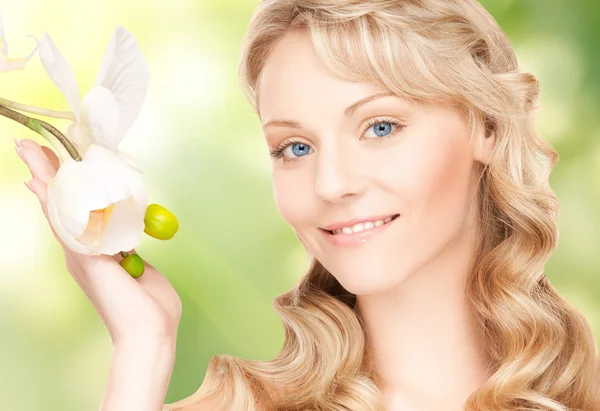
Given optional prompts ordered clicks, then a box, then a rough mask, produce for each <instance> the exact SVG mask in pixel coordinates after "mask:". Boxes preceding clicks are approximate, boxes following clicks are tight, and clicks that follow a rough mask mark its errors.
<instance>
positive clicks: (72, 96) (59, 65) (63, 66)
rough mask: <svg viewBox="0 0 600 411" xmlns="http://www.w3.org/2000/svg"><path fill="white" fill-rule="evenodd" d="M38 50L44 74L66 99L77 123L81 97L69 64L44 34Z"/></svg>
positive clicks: (50, 39)
mask: <svg viewBox="0 0 600 411" xmlns="http://www.w3.org/2000/svg"><path fill="white" fill-rule="evenodd" d="M39 49H40V52H39V54H40V60H41V62H42V65H43V66H44V69H45V70H46V73H48V76H50V79H52V81H53V82H54V84H55V85H56V87H58V88H59V90H60V91H61V92H62V93H63V95H64V96H65V97H66V99H67V101H68V102H69V105H70V106H71V109H72V110H73V113H75V118H76V119H77V121H79V99H80V98H81V95H80V94H79V86H78V85H77V79H76V78H75V74H74V73H73V70H71V67H70V66H69V63H67V60H65V58H64V57H63V55H62V54H61V53H60V51H59V50H58V48H57V47H56V45H55V44H54V42H53V41H52V38H51V37H50V36H49V35H48V34H47V33H44V36H43V37H42V40H41V42H40V44H39Z"/></svg>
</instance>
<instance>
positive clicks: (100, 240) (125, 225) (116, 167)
mask: <svg viewBox="0 0 600 411" xmlns="http://www.w3.org/2000/svg"><path fill="white" fill-rule="evenodd" d="M48 194H49V198H51V199H52V201H53V203H54V205H53V207H54V208H55V210H54V211H53V214H54V217H53V218H54V221H52V223H53V226H56V227H59V228H60V229H62V235H64V236H65V237H66V240H63V241H64V242H65V244H67V245H68V246H69V247H70V248H72V249H73V250H74V251H77V252H81V251H79V250H82V248H81V247H79V246H78V245H76V244H74V242H77V243H84V245H85V246H86V247H88V250H87V252H86V253H90V252H91V251H93V252H95V253H98V254H116V253H117V252H119V251H122V250H130V249H132V248H135V247H136V246H137V245H138V244H139V241H140V239H141V236H142V232H143V229H144V216H145V210H146V208H147V202H148V200H147V194H146V189H145V186H144V183H143V181H142V178H141V175H140V173H138V172H137V171H135V170H134V169H132V168H131V167H129V166H128V165H127V164H126V163H125V162H124V161H123V160H122V159H121V158H120V157H119V156H118V155H117V154H115V153H113V152H112V151H110V150H108V149H106V148H104V147H102V146H99V145H96V144H92V145H91V146H90V147H89V149H88V150H87V152H86V154H85V156H84V157H83V160H82V161H80V162H75V161H73V160H72V159H67V160H65V162H64V163H63V165H61V167H60V168H59V170H58V172H57V174H56V177H55V178H54V180H53V182H52V184H51V185H49V187H48ZM108 208H110V210H109V211H110V212H107V213H106V214H107V218H108V222H107V224H106V225H105V226H103V227H102V230H103V231H102V232H99V233H98V235H96V236H90V235H89V234H90V226H91V225H92V223H94V222H93V221H92V217H95V215H94V216H92V214H91V213H92V212H95V213H96V214H97V213H98V211H99V210H100V211H102V210H105V209H108ZM91 228H92V229H93V228H94V226H93V225H92V226H91ZM57 233H58V229H57ZM105 236H107V237H106V238H105ZM61 238H62V237H61ZM90 250H91V251H90Z"/></svg>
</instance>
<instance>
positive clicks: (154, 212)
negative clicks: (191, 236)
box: [144, 204, 179, 240]
mask: <svg viewBox="0 0 600 411" xmlns="http://www.w3.org/2000/svg"><path fill="white" fill-rule="evenodd" d="M144 225H145V227H144V232H145V233H146V234H148V235H149V236H151V237H154V238H158V239H159V240H170V239H171V238H173V236H174V235H175V233H176V232H177V230H179V222H178V221H177V218H176V217H175V216H174V215H173V213H171V212H170V211H169V210H167V209H166V208H164V207H163V206H161V205H158V204H150V205H149V206H148V208H147V209H146V215H145V217H144Z"/></svg>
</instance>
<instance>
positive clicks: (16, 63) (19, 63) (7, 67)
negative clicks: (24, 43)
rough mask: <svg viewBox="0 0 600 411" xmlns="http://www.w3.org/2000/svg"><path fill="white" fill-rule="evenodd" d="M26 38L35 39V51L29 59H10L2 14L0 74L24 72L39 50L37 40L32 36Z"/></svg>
mask: <svg viewBox="0 0 600 411" xmlns="http://www.w3.org/2000/svg"><path fill="white" fill-rule="evenodd" d="M26 37H33V38H34V39H35V43H36V45H35V49H33V51H32V52H31V54H29V56H27V57H21V58H17V59H11V58H8V45H7V44H6V34H5V33H4V23H3V20H2V13H0V72H3V71H11V70H22V69H24V68H25V65H26V64H27V62H28V61H29V60H31V58H32V57H33V55H34V54H35V52H36V51H37V49H38V46H39V42H38V40H37V38H35V37H34V36H32V35H27V36H26Z"/></svg>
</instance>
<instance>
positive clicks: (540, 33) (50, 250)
mask: <svg viewBox="0 0 600 411" xmlns="http://www.w3.org/2000/svg"><path fill="white" fill-rule="evenodd" d="M257 4H258V0H235V1H233V0H218V1H217V0H211V1H192V0H170V1H168V2H163V1H148V0H144V1H142V0H127V1H123V0H119V1H116V0H106V1H102V2H98V1H82V0H54V1H47V0H18V1H17V0H14V1H6V0H5V1H4V2H3V3H0V5H1V8H0V11H2V12H3V14H4V22H5V30H6V34H7V37H8V43H9V52H10V55H11V56H13V57H17V56H21V55H25V54H26V53H28V52H29V51H30V50H31V47H32V44H33V40H32V39H30V38H25V37H23V36H24V35H26V34H33V35H35V36H37V37H38V38H41V36H42V34H43V32H48V33H49V34H50V35H51V36H52V37H53V39H54V41H55V42H56V44H57V46H58V47H59V49H60V50H61V51H62V53H63V55H64V56H65V58H66V59H67V60H68V61H69V63H70V65H71V67H72V68H73V70H74V72H75V75H76V77H77V80H78V82H79V87H80V90H81V92H82V94H83V93H85V92H86V91H87V90H89V89H90V87H91V86H92V83H93V81H94V79H95V76H96V73H97V70H98V67H99V64H100V61H101V58H102V56H103V54H104V50H105V47H106V45H107V43H108V41H109V39H110V37H111V36H112V33H113V31H114V29H115V27H116V26H117V25H123V26H125V27H126V28H127V29H128V30H129V31H131V32H132V33H133V34H134V36H135V37H136V38H137V40H138V43H139V44H140V47H141V48H142V50H143V52H144V55H145V56H146V58H147V61H148V64H149V66H150V72H151V82H150V88H149V91H148V96H147V99H146V101H145V104H144V107H143V109H142V112H141V114H140V116H139V117H138V119H137V121H136V123H135V124H134V126H133V128H132V129H131V131H130V133H129V135H128V137H127V139H126V140H125V141H124V143H123V144H122V145H121V148H122V149H124V150H125V151H127V152H130V153H132V154H134V155H135V156H136V157H137V160H138V162H139V165H140V167H141V169H142V170H143V171H144V176H145V181H146V183H147V185H148V190H149V196H150V201H151V202H157V203H160V204H162V205H165V206H166V207H168V208H169V209H171V210H172V211H173V212H174V213H175V214H176V215H177V216H178V218H179V221H180V223H181V229H180V231H179V233H178V235H177V236H176V237H175V238H174V239H173V240H171V241H168V242H160V241H159V240H154V239H152V238H150V237H147V236H146V237H144V239H143V241H142V244H141V245H140V246H139V247H138V250H139V252H140V254H141V255H142V256H144V257H145V258H147V259H148V260H149V261H150V262H151V263H152V264H154V265H155V266H156V267H157V268H158V269H159V270H160V271H162V272H163V273H164V274H165V275H166V276H167V277H168V278H169V279H170V281H171V282H172V283H173V285H174V286H175V288H176V289H177V291H178V292H179V294H180V295H181V298H182V301H183V305H184V314H183V318H182V322H181V326H180V330H179V340H178V347H177V361H176V365H175V370H174V372H173V376H172V379H171V384H170V387H169V391H168V394H167V398H166V400H165V402H174V401H177V400H179V399H182V398H184V397H187V396H189V395H190V394H192V393H193V392H194V391H196V389H197V388H198V387H199V385H200V383H201V382H202V379H203V377H204V373H205V370H206V367H207V364H208V361H209V360H210V358H211V357H212V356H213V355H215V354H219V353H224V354H231V355H234V356H241V357H244V358H248V359H268V358H272V357H273V356H274V355H275V354H276V353H277V351H278V350H279V348H280V346H281V344H282V342H283V330H282V328H281V324H280V322H279V317H278V316H277V315H276V313H275V311H274V310H273V309H272V306H271V301H272V300H273V298H275V297H276V296H277V295H279V294H281V293H283V292H285V291H286V290H288V289H289V288H291V287H292V286H293V285H294V284H295V282H296V281H297V280H298V278H299V277H300V276H301V275H302V273H303V272H304V269H305V267H306V255H305V252H304V249H303V247H302V245H301V244H300V243H299V242H298V240H297V238H296V236H295V234H294V233H293V231H292V230H291V228H289V227H288V226H287V224H286V223H285V221H284V220H283V219H282V218H281V216H280V215H279V213H278V211H277V209H276V207H275V204H274V201H273V197H272V192H271V181H270V159H269V156H268V151H267V148H266V145H265V143H264V141H263V136H262V132H261V129H260V124H259V122H258V118H257V117H255V115H254V114H253V113H252V110H251V107H250V105H249V103H248V102H247V101H246V100H245V97H244V95H243V93H242V91H241V89H240V88H239V86H238V78H237V67H238V56H239V50H240V44H241V39H242V36H243V34H244V31H245V29H246V27H247V24H248V22H249V19H250V17H251V14H252V12H253V10H254V8H255V7H256V6H257ZM483 4H484V5H485V6H486V7H487V8H488V10H489V11H490V12H491V13H492V14H493V15H494V16H495V17H496V19H497V21H498V22H499V23H500V25H501V26H502V28H503V29H504V30H505V31H506V32H507V34H508V36H509V37H510V39H511V40H512V42H513V45H514V46H515V48H516V50H517V53H518V56H519V59H520V61H521V64H522V67H523V69H524V70H527V71H531V72H533V73H534V74H536V75H537V76H538V77H539V78H540V79H541V82H542V93H541V104H542V106H543V108H542V109H541V110H540V112H539V116H538V123H537V124H538V127H539V130H540V132H541V133H542V135H543V136H544V137H545V138H546V139H548V140H549V141H550V142H551V143H552V144H553V146H554V147H555V148H556V149H557V150H558V152H559V154H560V157H561V160H560V162H559V164H558V165H557V166H556V168H555V170H554V172H553V174H552V176H551V183H552V187H553V188H554V190H555V191H556V193H557V194H558V196H559V199H560V200H561V204H562V214H561V221H560V244H559V247H558V249H557V251H556V252H555V254H554V255H553V256H552V258H551V260H550V262H549V263H548V265H547V266H546V273H547V275H548V277H549V278H550V279H551V281H552V283H553V284H554V285H555V287H557V288H558V289H559V291H560V292H561V293H562V294H563V295H564V296H565V297H566V298H567V299H568V300H569V301H571V302H572V303H573V304H574V305H575V306H576V307H578V308H579V309H580V310H581V311H582V312H583V313H584V315H585V316H586V318H587V319H588V320H589V322H590V323H591V325H592V327H593V328H594V331H595V332H596V335H600V314H599V309H600V276H599V275H598V273H599V272H600V270H599V268H600V256H598V245H599V244H600V241H599V236H600V235H599V233H600V218H599V217H600V210H599V209H598V205H599V204H600V178H599V177H600V116H599V115H598V114H599V109H600V75H598V73H597V71H596V70H597V67H598V66H599V64H600V53H598V50H599V48H600V41H599V39H600V25H599V24H598V22H599V21H600V3H598V2H597V0H577V1H572V0H527V1H525V0H513V1H509V0H486V1H483ZM0 97H3V98H8V99H11V100H16V101H19V102H22V103H26V104H31V105H37V106H43V107H47V108H52V109H55V110H70V109H69V107H68V104H67V102H66V100H65V98H64V97H63V96H62V94H60V92H59V91H58V89H57V88H55V87H54V85H53V84H52V82H51V81H50V79H49V78H48V77H47V76H46V74H45V72H44V70H43V68H42V66H41V63H40V61H39V58H38V57H37V56H36V57H34V59H33V60H32V61H31V62H30V63H29V65H28V68H27V70H25V71H19V72H11V73H6V74H2V75H0ZM52 123H53V124H55V125H56V126H57V127H59V128H61V129H62V130H63V131H66V127H67V125H68V122H67V121H61V120H56V121H52ZM0 136H1V137H0V170H1V173H0V193H1V194H0V196H1V201H0V215H1V216H2V229H3V230H2V231H3V236H1V237H0V304H1V307H2V310H1V311H0V330H1V331H0V332H1V333H2V338H0V364H1V366H0V387H1V392H2V405H1V406H0V408H1V409H3V410H9V409H19V410H39V409H45V410H61V411H67V410H94V409H98V408H99V406H100V402H101V399H102V396H103V393H104V388H105V383H106V379H107V376H108V371H109V365H110V358H111V353H112V346H111V342H110V339H109V337H108V333H107V332H106V331H105V329H104V326H103V324H102V323H101V321H100V319H99V317H98V316H97V315H96V313H95V311H94V310H93V308H92V306H91V305H90V304H89V302H88V300H87V298H86V297H85V295H84V294H83V293H82V292H80V290H79V289H78V287H77V285H76V283H75V281H73V280H72V278H71V277H70V275H69V274H68V272H67V271H66V268H65V266H64V261H63V256H62V252H61V249H60V247H59V245H58V244H57V243H56V242H55V241H54V238H53V237H52V235H51V232H50V230H49V228H48V227H47V224H46V222H45V220H44V218H43V215H42V213H41V210H40V208H39V204H38V201H37V199H36V198H35V197H34V196H33V194H31V193H30V192H29V191H28V190H27V189H26V187H25V186H24V185H23V181H26V180H29V178H30V175H29V172H28V170H27V169H26V167H25V165H24V164H23V163H22V162H21V161H20V160H19V159H18V157H17V155H16V154H15V151H14V149H13V146H14V144H13V140H12V139H13V138H32V139H34V140H36V141H37V142H39V143H42V144H44V143H45V142H44V140H43V139H41V138H39V136H37V135H36V134H34V133H32V132H29V131H28V130H27V129H25V128H24V127H22V126H19V125H17V124H16V123H13V122H12V121H10V120H8V119H3V118H0ZM131 383H132V384H135V381H131Z"/></svg>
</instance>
